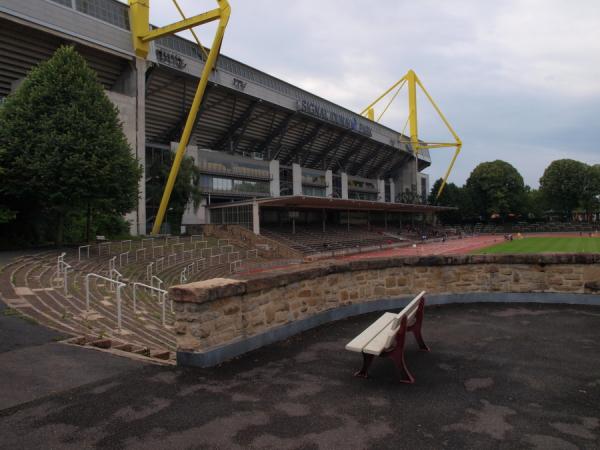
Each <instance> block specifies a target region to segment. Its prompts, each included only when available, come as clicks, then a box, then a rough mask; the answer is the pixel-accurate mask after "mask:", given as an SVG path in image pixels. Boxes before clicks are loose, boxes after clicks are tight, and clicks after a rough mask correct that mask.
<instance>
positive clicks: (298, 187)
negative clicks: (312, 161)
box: [292, 163, 302, 195]
mask: <svg viewBox="0 0 600 450" xmlns="http://www.w3.org/2000/svg"><path fill="white" fill-rule="evenodd" d="M292 192H293V194H294V195H302V167H300V164H296V163H294V164H292Z"/></svg>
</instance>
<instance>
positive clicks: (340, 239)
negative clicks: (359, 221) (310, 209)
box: [261, 225, 401, 255]
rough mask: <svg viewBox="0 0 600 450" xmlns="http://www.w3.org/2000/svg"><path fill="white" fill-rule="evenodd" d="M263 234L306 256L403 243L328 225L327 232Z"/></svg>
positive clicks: (271, 230)
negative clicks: (390, 243)
mask: <svg viewBox="0 0 600 450" xmlns="http://www.w3.org/2000/svg"><path fill="white" fill-rule="evenodd" d="M261 233H262V234H264V235H265V236H267V237H269V238H271V239H273V240H275V241H278V242H281V243H283V244H285V245H287V246H288V247H290V248H292V249H294V250H297V251H299V252H301V253H303V254H305V255H308V254H311V253H320V252H329V251H334V250H342V249H349V248H356V247H369V246H379V245H384V244H387V243H389V242H390V241H391V242H400V241H401V240H400V239H399V238H394V237H392V236H390V235H385V234H383V233H378V232H373V231H368V230H366V229H361V228H352V229H351V230H348V229H347V227H346V226H335V225H328V226H327V228H326V230H325V231H323V229H322V228H321V227H311V226H296V232H295V233H292V230H291V227H290V226H285V227H262V228H261Z"/></svg>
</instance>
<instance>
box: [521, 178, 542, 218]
mask: <svg viewBox="0 0 600 450" xmlns="http://www.w3.org/2000/svg"><path fill="white" fill-rule="evenodd" d="M525 212H526V215H527V218H528V219H530V220H539V219H542V218H543V217H544V198H543V196H542V193H541V192H540V191H539V189H531V188H530V187H529V186H525Z"/></svg>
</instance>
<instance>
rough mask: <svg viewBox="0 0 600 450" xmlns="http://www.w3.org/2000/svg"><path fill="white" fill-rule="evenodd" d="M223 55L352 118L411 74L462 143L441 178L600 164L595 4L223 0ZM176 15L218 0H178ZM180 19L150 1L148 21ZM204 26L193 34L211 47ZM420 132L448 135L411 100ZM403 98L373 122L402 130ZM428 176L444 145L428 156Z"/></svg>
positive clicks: (528, 178)
mask: <svg viewBox="0 0 600 450" xmlns="http://www.w3.org/2000/svg"><path fill="white" fill-rule="evenodd" d="M230 3H231V5H232V18H231V21H230V25H229V27H228V28H227V33H226V36H225V41H224V44H223V47H222V51H223V52H224V53H225V54H227V55H228V56H231V57H232V58H235V59H238V60H240V61H242V62H244V63H247V64H249V65H251V66H254V67H257V68H259V69H261V70H264V71H266V72H268V73H270V74H272V75H275V76H277V77H280V78H282V79H284V80H286V81H289V82H291V83H294V84H296V85H298V86H300V87H302V88H305V89H307V90H309V91H311V92H314V93H316V94H318V95H320V96H322V97H325V98H327V99H329V100H332V101H334V102H336V103H339V104H340V105H343V106H345V107H347V108H349V109H352V110H355V111H360V110H362V109H363V108H364V107H365V106H366V105H367V104H369V103H370V102H371V101H372V100H373V99H374V98H375V97H376V96H377V95H379V94H380V93H381V92H382V91H383V90H384V89H386V88H387V87H388V86H389V85H391V84H392V83H393V82H395V81H396V80H397V79H398V78H400V77H401V76H402V75H403V74H404V73H406V71H407V70H408V69H411V68H412V69H414V70H415V71H416V72H417V74H418V75H419V77H420V78H421V80H422V82H423V83H424V85H425V87H426V88H427V89H428V90H429V92H430V93H431V94H432V96H433V98H434V99H435V100H436V102H437V103H438V105H439V106H440V108H441V109H442V111H443V112H444V114H445V115H446V116H447V118H448V120H449V121H450V123H451V124H452V125H453V126H454V128H455V129H456V131H457V133H458V135H459V136H460V137H461V139H462V141H463V143H464V146H463V151H462V153H461V156H460V159H459V161H458V162H457V165H456V167H455V170H454V172H453V173H452V175H451V177H450V181H454V182H456V183H458V184H462V183H463V182H464V181H465V180H466V178H467V177H468V175H469V173H470V172H471V170H472V169H473V168H474V167H475V165H477V164H478V163H479V162H482V161H490V160H494V159H504V160H506V161H508V162H510V163H511V164H513V165H514V166H516V167H517V168H518V169H519V171H520V172H521V174H522V175H523V177H524V178H525V182H526V183H527V184H529V185H531V186H534V187H537V185H538V180H539V177H540V176H541V175H542V173H543V170H544V168H545V167H546V166H547V165H548V163H549V162H550V161H552V160H554V159H559V158H573V159H578V160H580V161H584V162H586V163H588V164H592V163H594V164H597V163H600V144H599V142H600V1H598V0H572V1H568V2H567V1H564V0H506V1H493V2H492V1H476V0H454V1H451V2H449V1H442V0H438V1H434V0H421V1H410V2H409V1H397V0H396V1H393V0H380V1H378V2H366V1H358V0H319V1H317V0H303V1H281V0H280V1H275V0H252V1H249V0H246V1H243V0H230ZM180 4H181V6H182V8H183V9H184V11H185V12H186V14H188V15H193V14H195V13H199V12H202V11H204V10H208V9H212V8H213V7H214V6H215V4H216V2H214V1H208V0H200V1H199V0H180ZM178 18H179V16H178V13H177V11H176V10H175V8H174V6H173V5H172V3H171V1H170V0H151V22H152V23H154V24H157V25H163V24H165V23H167V22H171V21H174V20H177V19H178ZM213 29H214V28H205V29H204V30H203V31H202V32H201V34H200V35H201V38H202V40H203V44H205V45H209V44H210V40H211V36H212V34H213V33H212V31H213ZM419 106H420V111H419V113H420V124H419V132H420V137H421V138H422V139H424V140H429V141H436V140H440V139H447V138H448V135H447V134H446V133H445V130H444V128H443V126H442V125H441V122H439V121H438V120H437V119H436V118H435V116H434V113H433V110H432V109H431V108H429V107H428V105H427V104H426V102H425V98H424V96H421V97H419ZM406 110H407V107H406V97H399V98H398V99H397V100H396V103H395V106H393V107H392V108H390V110H389V111H388V113H386V115H385V116H384V117H383V120H382V122H383V123H385V124H386V125H388V126H390V127H392V128H394V129H397V130H399V131H402V128H403V127H404V123H405V118H406ZM433 152H434V153H433V154H432V159H433V164H432V167H431V168H429V169H428V170H427V171H428V172H429V173H430V174H431V176H432V180H435V179H436V178H438V177H439V176H441V175H442V174H443V173H444V171H445V169H446V167H447V165H448V163H449V160H450V157H451V153H452V151H451V150H449V149H448V150H433Z"/></svg>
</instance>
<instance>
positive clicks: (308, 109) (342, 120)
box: [298, 100, 373, 137]
mask: <svg viewBox="0 0 600 450" xmlns="http://www.w3.org/2000/svg"><path fill="white" fill-rule="evenodd" d="M298 111H301V112H303V113H306V114H309V115H311V116H314V117H318V118H319V119H321V120H325V121H327V122H331V123H333V124H335V125H339V126H342V127H344V128H349V129H351V130H353V131H356V132H357V133H360V134H362V135H365V136H369V137H371V136H372V134H373V133H372V131H371V127H368V126H366V125H363V124H362V123H359V122H358V120H357V119H356V117H350V116H348V115H345V114H341V113H339V112H336V111H333V110H331V109H328V108H325V107H324V106H322V105H319V104H318V103H315V102H311V101H308V100H299V101H298Z"/></svg>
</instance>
